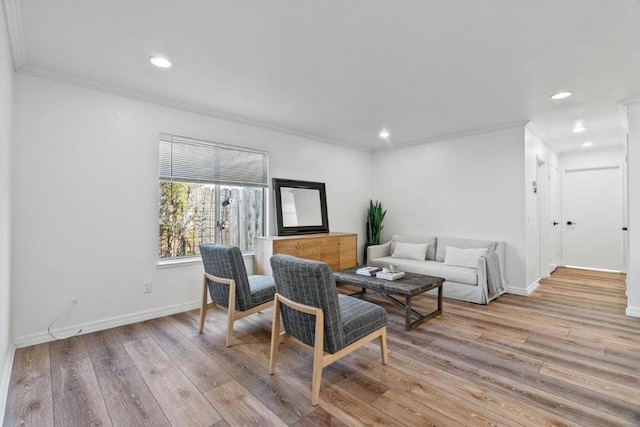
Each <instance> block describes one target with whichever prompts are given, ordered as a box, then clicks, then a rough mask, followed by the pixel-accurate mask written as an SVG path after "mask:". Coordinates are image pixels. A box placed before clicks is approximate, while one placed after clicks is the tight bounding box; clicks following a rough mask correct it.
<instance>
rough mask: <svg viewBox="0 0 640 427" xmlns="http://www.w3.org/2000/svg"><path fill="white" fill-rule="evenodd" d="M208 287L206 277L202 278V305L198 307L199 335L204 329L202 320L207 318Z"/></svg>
mask: <svg viewBox="0 0 640 427" xmlns="http://www.w3.org/2000/svg"><path fill="white" fill-rule="evenodd" d="M207 288H208V286H207V276H204V280H203V286H202V305H201V306H200V333H202V330H203V329H204V320H205V318H206V317H207V308H208V302H209V301H208V295H207V291H208V289H207Z"/></svg>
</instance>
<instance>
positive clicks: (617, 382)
mask: <svg viewBox="0 0 640 427" xmlns="http://www.w3.org/2000/svg"><path fill="white" fill-rule="evenodd" d="M624 279H625V277H624V275H622V274H613V273H603V272H596V271H588V270H577V269H566V268H560V269H558V270H556V272H554V274H553V275H552V276H551V277H550V278H549V279H546V280H543V281H542V282H541V285H540V288H539V289H538V290H537V291H536V292H535V293H534V294H533V295H532V296H530V297H520V296H516V295H503V296H502V297H500V298H499V299H498V300H497V301H494V302H492V303H491V304H490V305H488V306H484V305H476V304H469V303H463V302H459V301H453V300H448V299H445V301H444V313H443V314H442V315H441V316H438V317H436V318H434V319H431V320H430V321H428V322H426V323H425V324H423V325H421V326H419V327H418V328H417V329H414V330H411V331H409V332H407V331H404V329H403V326H404V323H403V322H404V317H403V313H402V311H401V310H399V309H397V308H396V307H395V306H392V305H390V304H388V303H387V302H385V301H384V300H379V299H375V302H376V303H378V304H380V305H382V306H384V307H385V308H386V309H387V310H388V312H389V323H388V347H389V364H388V365H387V366H383V365H382V364H381V361H380V352H379V347H378V346H377V345H376V344H375V343H371V344H368V345H366V346H365V347H363V348H362V349H360V350H358V351H356V352H354V353H352V354H351V355H349V356H347V357H345V358H344V359H342V360H341V361H339V362H336V363H335V364H333V365H331V366H330V367H328V368H325V370H324V374H323V377H322V388H321V393H320V404H319V405H318V406H317V407H313V406H312V405H311V401H310V394H311V370H312V354H311V352H310V351H308V350H307V349H305V348H303V347H301V346H299V345H297V344H295V343H294V342H286V343H283V344H282V345H281V346H280V356H279V362H278V365H277V368H276V373H275V375H273V376H271V375H269V374H268V370H267V369H268V368H267V366H268V358H269V342H270V331H271V317H272V310H266V311H264V312H262V313H259V314H257V315H255V316H250V317H248V318H245V319H242V320H240V321H238V322H236V330H235V333H234V341H233V345H232V346H231V347H230V348H226V347H225V346H224V340H225V329H224V328H225V325H226V317H225V315H224V314H223V312H222V311H221V310H219V309H215V310H210V311H209V315H208V317H207V323H206V327H205V331H204V333H203V334H198V313H197V312H196V311H192V312H186V313H180V314H176V315H173V316H167V317H164V318H159V319H154V320H150V321H147V322H142V323H138V324H135V325H128V326H123V327H120V328H115V329H110V330H107V331H101V332H96V333H93V334H88V335H84V336H80V337H74V338H70V339H68V340H63V341H58V342H53V343H48V344H41V345H37V346H33V347H28V348H22V349H19V350H17V351H16V356H15V362H14V367H13V372H12V377H11V384H10V391H9V398H8V403H7V408H6V415H5V420H4V426H7V427H9V426H38V427H40V426H53V427H68V426H111V425H113V426H127V427H131V426H171V425H172V426H192V425H193V426H212V425H215V426H225V425H230V426H234V425H242V426H244V425H260V426H262V425H264V426H267V425H268V426H279V425H294V426H324V425H334V426H353V425H399V426H400V425H406V426H435V425H438V426H476V425H504V426H517V425H522V426H544V425H549V426H617V425H620V426H630V425H640V319H638V318H631V317H626V316H625V314H624V313H625V306H626V297H625V283H624ZM352 290H353V289H350V288H348V287H344V288H340V291H341V292H350V291H352ZM372 300H373V298H372ZM414 301H415V302H414V306H416V307H417V308H418V309H421V310H424V311H430V310H431V309H432V308H433V307H434V306H435V302H436V301H435V298H434V297H429V296H423V297H416V298H415V300H414Z"/></svg>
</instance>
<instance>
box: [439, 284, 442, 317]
mask: <svg viewBox="0 0 640 427" xmlns="http://www.w3.org/2000/svg"><path fill="white" fill-rule="evenodd" d="M438 313H442V284H441V285H440V286H438Z"/></svg>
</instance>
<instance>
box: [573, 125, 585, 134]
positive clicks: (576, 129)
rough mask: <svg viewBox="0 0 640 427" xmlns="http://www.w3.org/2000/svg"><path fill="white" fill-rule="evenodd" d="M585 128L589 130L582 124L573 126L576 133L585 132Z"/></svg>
mask: <svg viewBox="0 0 640 427" xmlns="http://www.w3.org/2000/svg"><path fill="white" fill-rule="evenodd" d="M585 130H587V128H586V127H584V126H582V125H577V126H576V127H574V128H573V132H574V133H580V132H584V131H585Z"/></svg>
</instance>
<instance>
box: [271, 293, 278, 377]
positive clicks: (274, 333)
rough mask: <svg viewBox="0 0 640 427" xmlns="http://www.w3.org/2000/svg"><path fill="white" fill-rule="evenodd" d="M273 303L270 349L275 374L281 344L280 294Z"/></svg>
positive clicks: (272, 370) (272, 368)
mask: <svg viewBox="0 0 640 427" xmlns="http://www.w3.org/2000/svg"><path fill="white" fill-rule="evenodd" d="M273 305H274V307H273V324H272V325H271V350H270V351H269V374H270V375H273V374H274V372H275V371H276V363H277V362H278V347H279V345H280V302H279V301H278V294H276V295H275V296H274V302H273Z"/></svg>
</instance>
